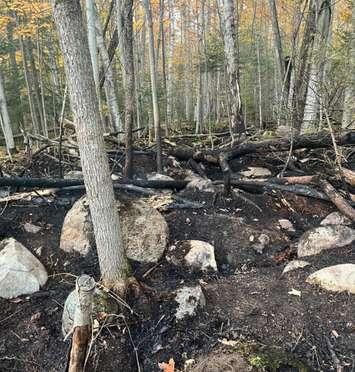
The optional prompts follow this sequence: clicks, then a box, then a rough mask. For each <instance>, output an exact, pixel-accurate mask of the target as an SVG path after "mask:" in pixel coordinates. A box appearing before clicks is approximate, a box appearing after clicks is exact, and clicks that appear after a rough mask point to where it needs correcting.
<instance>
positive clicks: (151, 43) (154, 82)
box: [143, 0, 163, 173]
mask: <svg viewBox="0 0 355 372" xmlns="http://www.w3.org/2000/svg"><path fill="white" fill-rule="evenodd" d="M143 4H144V9H145V15H146V21H147V24H146V25H147V31H148V46H149V48H148V49H149V68H150V84H151V91H152V100H153V118H154V131H155V141H156V144H157V172H158V173H162V172H163V165H162V158H161V130H160V117H159V107H158V89H157V72H156V63H155V52H154V32H153V19H152V10H151V6H150V0H143Z"/></svg>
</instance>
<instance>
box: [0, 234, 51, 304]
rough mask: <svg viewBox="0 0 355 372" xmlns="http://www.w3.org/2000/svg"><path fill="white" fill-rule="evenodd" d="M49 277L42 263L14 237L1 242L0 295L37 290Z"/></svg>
mask: <svg viewBox="0 0 355 372" xmlns="http://www.w3.org/2000/svg"><path fill="white" fill-rule="evenodd" d="M47 279H48V274H47V271H46V269H45V268H44V266H43V265H42V263H41V262H40V261H39V260H38V259H37V258H36V257H35V256H34V255H33V254H32V253H31V252H30V251H29V250H28V249H27V248H25V247H24V246H23V245H22V244H21V243H19V242H18V241H17V240H15V239H13V238H9V239H5V240H3V241H1V243H0V297H2V298H14V297H17V296H21V295H25V294H31V293H34V292H37V291H38V290H39V289H40V287H42V286H43V285H44V284H45V283H46V281H47Z"/></svg>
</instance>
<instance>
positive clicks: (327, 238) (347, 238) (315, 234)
mask: <svg viewBox="0 0 355 372" xmlns="http://www.w3.org/2000/svg"><path fill="white" fill-rule="evenodd" d="M354 240H355V230H353V229H351V228H350V227H347V226H342V225H339V226H322V227H316V228H314V229H311V230H309V231H307V232H305V233H304V234H303V235H302V236H301V238H300V240H299V242H298V249H297V252H298V257H306V256H313V255H316V254H319V253H321V252H322V251H324V250H327V249H334V248H340V247H344V246H346V245H349V244H351V243H352V242H353V241H354Z"/></svg>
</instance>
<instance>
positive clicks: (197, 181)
mask: <svg viewBox="0 0 355 372" xmlns="http://www.w3.org/2000/svg"><path fill="white" fill-rule="evenodd" d="M185 181H189V183H188V184H187V186H186V188H187V189H192V190H198V191H204V192H215V191H216V188H215V187H214V185H213V183H212V181H211V180H210V179H208V178H202V177H200V176H198V175H197V174H195V173H193V172H188V176H187V177H186V178H185Z"/></svg>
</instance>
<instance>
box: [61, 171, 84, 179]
mask: <svg viewBox="0 0 355 372" xmlns="http://www.w3.org/2000/svg"><path fill="white" fill-rule="evenodd" d="M83 178H84V175H83V172H82V171H78V170H71V171H69V172H68V173H66V174H65V176H64V179H66V180H76V179H78V180H82V179H83Z"/></svg>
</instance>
